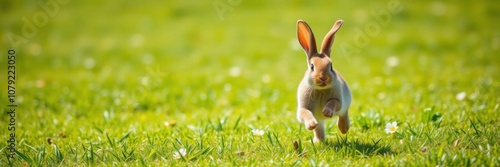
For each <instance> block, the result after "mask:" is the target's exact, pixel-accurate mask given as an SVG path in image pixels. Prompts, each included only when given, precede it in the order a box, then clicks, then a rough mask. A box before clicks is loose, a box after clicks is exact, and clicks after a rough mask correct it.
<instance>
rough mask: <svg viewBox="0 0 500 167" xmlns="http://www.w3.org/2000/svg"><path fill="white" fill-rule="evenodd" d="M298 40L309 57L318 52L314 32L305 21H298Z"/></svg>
mask: <svg viewBox="0 0 500 167" xmlns="http://www.w3.org/2000/svg"><path fill="white" fill-rule="evenodd" d="M297 38H299V43H300V45H301V46H302V48H304V51H305V52H306V54H307V56H308V57H310V56H311V55H313V54H314V53H317V52H318V50H317V49H316V40H315V39H314V35H313V32H312V31H311V28H310V27H309V25H307V23H306V22H305V21H303V20H299V21H297Z"/></svg>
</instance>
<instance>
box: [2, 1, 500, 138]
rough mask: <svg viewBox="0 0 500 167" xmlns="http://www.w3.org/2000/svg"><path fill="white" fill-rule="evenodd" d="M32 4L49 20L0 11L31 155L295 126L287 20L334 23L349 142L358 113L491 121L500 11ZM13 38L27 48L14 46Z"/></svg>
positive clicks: (295, 60)
mask: <svg viewBox="0 0 500 167" xmlns="http://www.w3.org/2000/svg"><path fill="white" fill-rule="evenodd" d="M41 2H42V3H44V4H51V3H53V4H56V6H57V7H55V6H51V8H50V9H51V10H50V11H53V16H50V15H49V14H50V13H48V12H47V11H46V10H44V8H43V7H42V6H43V5H40V4H39V1H29V0H20V1H1V2H0V9H1V24H0V25H1V27H0V28H1V30H0V36H1V37H2V40H1V45H0V46H1V48H2V53H4V54H3V55H4V56H1V57H3V58H2V59H1V61H0V64H1V65H2V66H3V67H2V68H0V76H1V77H2V81H5V80H4V79H3V78H6V66H7V64H6V57H7V51H8V50H9V49H15V50H16V55H17V62H16V63H17V83H16V87H17V101H18V103H19V104H20V106H19V108H18V111H19V112H18V113H19V114H18V115H17V121H18V128H19V130H18V131H17V133H18V135H19V138H18V140H20V139H26V140H27V141H29V142H31V143H32V144H33V145H37V144H36V143H38V144H40V143H43V142H44V141H43V140H41V141H40V140H33V139H36V138H44V137H47V136H57V134H59V133H67V134H70V135H69V136H70V137H69V138H71V139H74V140H77V139H78V140H83V141H85V140H92V138H93V137H92V135H94V134H99V133H102V132H103V131H104V132H107V133H111V134H116V135H121V134H123V133H124V132H127V131H129V130H130V129H134V130H135V129H139V130H142V131H148V130H150V131H158V130H159V129H161V128H163V125H162V124H163V122H164V121H170V120H175V121H176V122H177V124H179V125H180V126H182V125H191V124H194V125H197V124H201V125H203V123H200V120H205V121H206V120H213V119H219V118H225V117H228V118H231V119H236V118H238V116H239V115H241V117H242V120H244V123H245V124H249V125H251V126H257V127H260V128H264V127H267V126H269V127H273V126H277V127H281V126H283V125H284V126H286V127H288V126H291V127H297V126H298V123H297V122H296V121H295V107H296V105H295V98H296V97H295V95H296V87H297V86H298V83H299V82H300V80H301V78H302V77H303V73H304V71H305V70H306V68H307V65H306V57H305V54H304V52H303V51H302V49H301V48H300V46H299V45H298V42H297V40H296V27H295V26H296V22H297V20H298V19H303V20H305V21H307V23H309V25H310V26H311V28H312V29H313V31H314V33H315V36H316V40H317V43H320V42H321V40H322V39H323V36H324V35H325V34H326V33H327V32H328V30H329V29H330V28H331V26H332V25H333V23H334V22H335V21H336V20H338V19H343V20H344V25H343V26H342V28H341V29H340V31H339V32H338V33H337V35H336V39H335V43H334V44H333V49H332V59H333V62H334V67H335V68H336V69H337V70H339V71H340V73H342V74H343V76H344V77H345V78H346V80H347V82H348V83H349V85H350V87H351V89H352V92H353V104H352V106H351V108H352V109H351V112H352V114H350V115H351V116H352V119H353V120H354V121H353V125H351V126H352V127H353V129H354V130H352V131H351V132H350V133H354V135H356V134H361V133H363V132H361V131H356V129H357V128H359V127H361V126H362V125H361V123H360V122H361V120H360V119H361V114H362V113H367V112H371V111H374V112H377V113H379V114H381V115H382V117H381V118H380V119H381V120H379V121H381V122H385V121H390V120H398V122H401V123H403V122H404V123H406V122H407V123H410V124H417V123H419V120H420V116H421V111H422V110H424V109H425V108H429V107H432V106H436V107H437V108H438V109H439V111H440V112H441V114H443V117H446V116H448V118H449V119H446V120H447V121H448V122H447V123H449V124H450V125H453V124H456V123H458V122H462V121H464V120H467V119H470V118H473V116H474V115H484V116H485V117H484V119H488V120H489V121H490V122H491V123H492V124H491V125H492V126H493V125H494V124H493V122H498V121H499V119H498V114H497V112H496V111H497V108H498V103H499V102H500V99H499V98H498V95H499V93H500V92H499V82H498V78H499V77H500V74H499V71H500V68H499V65H500V61H499V60H500V58H499V55H498V53H499V49H500V29H499V28H498V27H500V2H499V1H494V0H479V1H410V0H392V1H347V0H341V1H304V0H293V1H281V0H269V1H248V0H241V1H236V0H235V1H225V0H210V1H160V0H157V1H97V0H89V1H72V0H66V1H61V2H59V1H55V0H51V1H49V0H43V1H41ZM394 8H397V9H398V10H397V11H392V10H393V9H394ZM44 13H45V14H46V15H45V16H47V17H45V18H46V19H45V20H46V25H40V24H38V26H37V25H36V23H35V22H36V21H38V22H43V21H44V17H43V16H42V15H43V14H44ZM374 13H376V14H374ZM377 13H389V14H390V15H388V16H389V17H390V18H389V19H386V20H387V22H381V21H380V20H378V19H379V16H380V15H378V14H377ZM33 16H36V17H35V22H34V20H33V18H34V17H33ZM23 18H24V19H26V20H28V22H31V23H33V24H34V27H35V29H36V31H37V32H36V33H32V37H27V35H26V32H23V31H24V30H23V29H24V26H26V24H27V23H26V22H24V21H23ZM36 19H38V20H36ZM31 23H29V24H31ZM13 34H15V35H13ZM33 34H34V35H33ZM363 34H365V35H366V36H365V37H362V36H363ZM14 36H17V37H21V38H24V39H25V41H24V42H21V43H19V44H18V45H15V44H13V42H12V38H13V37H14ZM9 38H10V39H9ZM18 39H20V38H18ZM4 67H5V68H4ZM0 87H2V89H5V88H6V82H1V83H0ZM1 92H2V95H1V97H2V99H4V100H2V104H6V101H5V99H7V98H6V97H7V94H6V93H5V92H6V90H2V91H1ZM460 92H465V93H466V99H467V100H466V101H465V102H464V101H461V100H457V99H456V95H457V94H459V93H460ZM495 106H496V107H495ZM1 107H5V106H4V105H2V106H1ZM485 110H487V111H485ZM457 115H459V116H457ZM462 116H463V117H462ZM1 120H2V122H4V121H6V120H7V116H6V115H3V116H2V119H1ZM333 122H334V121H333ZM487 122H488V121H487ZM2 124H3V123H2ZM380 124H381V123H379V124H376V125H380ZM296 125H297V126H296ZM380 126H382V125H380ZM495 126H496V125H495ZM1 129H2V130H0V131H1V132H6V129H5V128H1ZM96 129H98V130H96ZM277 129H279V128H277ZM358 130H361V129H358ZM329 131H330V133H335V134H336V133H337V130H336V129H335V128H333V129H330V130H329ZM2 134H3V133H2ZM72 134H73V135H72ZM304 134H307V135H310V134H309V133H304ZM2 138H4V136H2ZM496 144H498V143H496Z"/></svg>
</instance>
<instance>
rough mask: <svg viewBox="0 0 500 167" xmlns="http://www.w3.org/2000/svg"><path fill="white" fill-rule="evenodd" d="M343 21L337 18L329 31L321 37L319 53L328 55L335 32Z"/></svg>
mask: <svg viewBox="0 0 500 167" xmlns="http://www.w3.org/2000/svg"><path fill="white" fill-rule="evenodd" d="M343 22H344V21H342V20H337V22H335V24H334V25H333V27H332V29H331V30H330V32H328V34H326V36H325V38H324V39H323V43H322V44H321V53H324V54H326V55H328V56H330V52H332V44H333V40H334V39H335V33H336V32H337V31H338V30H339V29H340V27H341V26H342V23H343Z"/></svg>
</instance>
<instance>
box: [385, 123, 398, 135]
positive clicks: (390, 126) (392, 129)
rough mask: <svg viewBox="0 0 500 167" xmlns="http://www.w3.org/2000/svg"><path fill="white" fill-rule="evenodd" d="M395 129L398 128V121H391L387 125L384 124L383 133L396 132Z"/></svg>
mask: <svg viewBox="0 0 500 167" xmlns="http://www.w3.org/2000/svg"><path fill="white" fill-rule="evenodd" d="M396 130H398V123H396V122H392V123H390V122H389V123H387V125H385V133H387V134H389V133H391V134H392V133H394V132H396Z"/></svg>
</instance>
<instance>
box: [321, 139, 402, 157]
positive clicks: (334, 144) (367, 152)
mask: <svg viewBox="0 0 500 167" xmlns="http://www.w3.org/2000/svg"><path fill="white" fill-rule="evenodd" d="M380 141H381V139H379V140H372V141H360V140H359V139H354V140H353V139H349V140H348V138H347V136H346V137H341V136H337V139H333V140H327V141H326V142H324V145H325V146H327V147H330V148H332V149H335V150H336V151H347V152H351V153H353V154H357V155H359V154H361V155H364V156H374V155H387V154H393V153H394V152H393V151H392V150H391V148H390V147H389V146H387V145H383V144H382V143H381V142H380Z"/></svg>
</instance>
